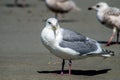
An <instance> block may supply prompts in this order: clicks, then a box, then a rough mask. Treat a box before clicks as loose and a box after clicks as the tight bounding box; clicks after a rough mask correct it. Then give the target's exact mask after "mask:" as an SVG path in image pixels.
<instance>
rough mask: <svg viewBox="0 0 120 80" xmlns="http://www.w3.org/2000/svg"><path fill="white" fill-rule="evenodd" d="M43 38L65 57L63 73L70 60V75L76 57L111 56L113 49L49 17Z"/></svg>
mask: <svg viewBox="0 0 120 80" xmlns="http://www.w3.org/2000/svg"><path fill="white" fill-rule="evenodd" d="M41 40H42V43H43V44H44V45H45V47H46V48H47V49H48V50H50V52H51V53H53V54H54V55H55V56H57V57H59V58H61V59H63V62H62V69H61V74H63V70H64V65H65V60H69V75H70V74H71V65H72V61H71V60H74V59H82V58H86V57H91V56H103V57H110V56H113V55H114V52H113V51H108V50H104V49H102V48H101V47H100V44H99V43H98V42H97V41H95V40H93V39H90V38H88V37H85V36H83V35H82V34H80V33H77V32H74V31H71V30H69V29H64V28H61V27H60V25H59V24H58V20H57V19H55V18H49V19H48V20H47V21H46V26H45V28H44V29H43V30H42V32H41Z"/></svg>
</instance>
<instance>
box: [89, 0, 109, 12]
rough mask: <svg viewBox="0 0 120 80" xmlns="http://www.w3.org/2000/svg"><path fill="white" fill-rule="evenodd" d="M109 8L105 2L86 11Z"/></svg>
mask: <svg viewBox="0 0 120 80" xmlns="http://www.w3.org/2000/svg"><path fill="white" fill-rule="evenodd" d="M108 7H109V5H108V4H107V3H105V2H99V3H97V4H96V5H94V6H91V7H89V8H88V10H96V11H100V10H105V9H107V8H108Z"/></svg>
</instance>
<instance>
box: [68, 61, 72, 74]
mask: <svg viewBox="0 0 120 80" xmlns="http://www.w3.org/2000/svg"><path fill="white" fill-rule="evenodd" d="M68 64H69V75H71V66H72V61H71V60H69V63H68Z"/></svg>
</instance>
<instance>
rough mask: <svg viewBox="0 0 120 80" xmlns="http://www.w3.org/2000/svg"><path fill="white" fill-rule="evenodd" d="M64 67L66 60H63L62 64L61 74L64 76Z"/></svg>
mask: <svg viewBox="0 0 120 80" xmlns="http://www.w3.org/2000/svg"><path fill="white" fill-rule="evenodd" d="M64 66H65V59H63V62H62V70H61V74H62V75H63V74H64V73H63V70H64Z"/></svg>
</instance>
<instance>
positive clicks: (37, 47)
mask: <svg viewBox="0 0 120 80" xmlns="http://www.w3.org/2000/svg"><path fill="white" fill-rule="evenodd" d="M13 1H14V0H0V80H120V44H114V45H111V46H109V47H106V46H105V44H106V43H107V41H108V39H109V37H110V36H111V34H112V30H111V29H108V28H106V27H105V26H103V25H101V24H100V23H99V22H98V21H97V19H96V12H94V11H88V9H87V8H88V7H89V6H92V5H94V4H95V3H97V2H99V1H100V0H74V1H75V2H76V4H77V5H78V6H79V7H80V8H81V11H80V12H70V13H68V14H66V15H65V16H64V18H62V20H61V21H60V25H61V27H64V28H69V29H72V30H74V31H77V32H79V33H81V34H83V35H85V36H88V37H90V38H93V39H95V40H97V41H99V42H100V43H101V46H102V47H103V48H105V49H109V50H112V51H114V52H115V56H114V57H110V58H107V59H104V58H102V57H92V58H86V59H82V60H75V61H73V65H72V75H71V76H68V75H63V76H61V75H58V74H59V73H60V70H61V62H62V60H61V59H59V58H57V57H56V56H54V55H52V54H51V53H50V52H49V51H48V50H47V49H46V48H45V47H44V46H43V45H42V43H41V41H40V32H41V30H42V29H43V28H44V25H45V21H46V19H48V18H50V17H54V13H52V12H51V11H49V10H48V9H47V8H46V6H45V3H44V0H25V4H26V6H24V7H23V6H21V4H22V0H21V1H19V6H15V5H14V4H13ZM102 1H104V2H107V3H108V4H110V5H111V6H115V7H118V8H120V1H119V0H102ZM115 39H116V38H114V40H113V43H114V42H115ZM67 63H68V62H67V61H66V65H65V73H67V72H68V65H67ZM55 73H57V74H55Z"/></svg>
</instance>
